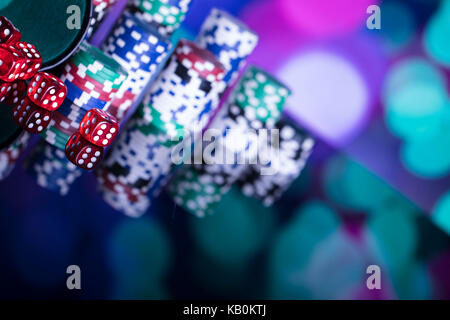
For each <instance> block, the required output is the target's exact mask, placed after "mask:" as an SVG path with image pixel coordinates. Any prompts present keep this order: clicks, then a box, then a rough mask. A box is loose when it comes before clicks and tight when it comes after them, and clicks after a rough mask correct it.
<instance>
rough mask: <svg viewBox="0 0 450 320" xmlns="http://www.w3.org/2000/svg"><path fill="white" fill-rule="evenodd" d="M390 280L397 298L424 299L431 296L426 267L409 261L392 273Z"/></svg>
mask: <svg viewBox="0 0 450 320" xmlns="http://www.w3.org/2000/svg"><path fill="white" fill-rule="evenodd" d="M392 282H393V285H394V288H395V293H396V295H397V298H398V299H402V300H405V299H407V300H411V299H413V300H424V299H430V298H431V287H432V285H431V278H430V275H429V274H428V270H427V269H426V267H425V266H424V265H422V264H420V263H417V262H414V261H410V262H408V263H407V264H406V265H405V266H404V267H403V268H402V269H401V270H399V271H398V272H395V274H393V275H392Z"/></svg>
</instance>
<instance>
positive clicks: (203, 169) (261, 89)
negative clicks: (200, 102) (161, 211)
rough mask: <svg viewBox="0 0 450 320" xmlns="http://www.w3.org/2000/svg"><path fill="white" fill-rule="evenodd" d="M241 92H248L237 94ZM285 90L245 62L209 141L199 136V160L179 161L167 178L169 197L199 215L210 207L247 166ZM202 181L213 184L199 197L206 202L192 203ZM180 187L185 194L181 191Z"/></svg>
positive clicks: (275, 116)
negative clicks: (182, 163) (185, 163)
mask: <svg viewBox="0 0 450 320" xmlns="http://www.w3.org/2000/svg"><path fill="white" fill-rule="evenodd" d="M242 92H244V94H248V95H249V96H250V97H249V98H246V99H241V93H242ZM288 95H289V90H288V89H287V88H286V87H285V86H284V85H282V84H281V83H280V82H279V81H278V80H276V79H275V78H273V77H272V76H270V75H269V74H267V73H266V72H265V71H263V70H261V69H259V68H257V67H254V66H252V67H249V68H248V69H247V70H246V71H245V73H244V75H243V76H242V78H241V79H240V81H239V83H238V84H237V86H236V88H235V89H234V91H233V93H232V94H231V95H230V98H229V101H227V102H226V103H225V104H224V106H223V107H222V108H221V109H220V110H219V112H218V114H217V115H216V117H215V118H214V120H213V121H212V123H211V125H210V126H209V128H208V132H209V133H212V132H213V130H214V132H215V133H216V135H215V139H213V140H212V141H210V142H205V141H203V157H204V158H203V163H202V164H195V165H193V166H185V167H183V168H182V169H181V170H180V172H179V173H178V174H177V175H175V177H174V178H173V179H172V181H171V183H170V185H169V193H170V194H171V196H172V198H173V199H174V201H175V202H176V203H177V204H178V205H180V206H182V207H183V208H185V209H186V210H187V211H189V212H191V213H193V214H194V215H197V216H199V217H200V216H204V215H205V213H208V214H209V213H212V212H214V210H213V208H214V206H215V205H216V204H217V203H218V202H219V201H220V200H221V198H222V196H223V195H224V194H226V193H227V192H228V191H229V190H230V188H231V186H232V185H233V184H234V183H235V182H236V181H237V180H238V179H239V178H240V177H241V176H242V175H243V174H244V172H245V171H246V170H247V168H248V166H249V165H250V164H253V163H257V160H258V158H257V157H258V152H259V151H260V142H263V141H262V140H260V139H259V135H261V134H262V132H261V131H260V129H266V128H270V127H271V126H273V124H274V123H275V122H276V121H277V120H278V117H279V116H280V113H281V111H282V108H283V104H284V102H285V100H286V98H287V96H288ZM267 137H268V136H267ZM268 143H269V141H266V144H268ZM263 144H264V143H263ZM262 150H263V149H262ZM207 151H208V152H207ZM201 181H203V182H201ZM206 182H207V183H208V184H213V185H214V186H215V188H213V189H210V190H214V193H213V194H210V195H209V197H208V201H206V202H204V203H205V204H206V206H207V207H206V208H199V207H193V205H192V203H191V201H192V198H195V199H197V196H196V194H197V192H199V197H200V198H201V199H202V201H205V200H204V198H203V196H204V192H203V190H201V189H199V188H198V185H201V184H203V183H206ZM191 188H195V189H191ZM180 190H184V191H183V192H182V195H189V196H187V197H186V196H180V192H181V191H180ZM188 202H189V203H188ZM205 210H206V211H205Z"/></svg>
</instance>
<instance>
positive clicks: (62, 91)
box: [27, 72, 67, 111]
mask: <svg viewBox="0 0 450 320" xmlns="http://www.w3.org/2000/svg"><path fill="white" fill-rule="evenodd" d="M27 95H28V98H30V100H31V101H33V102H34V103H35V104H37V105H38V106H40V107H42V108H44V109H47V110H50V111H55V110H56V109H58V108H59V106H60V105H61V104H62V103H63V101H64V99H65V98H66V96H67V88H66V86H65V85H64V83H62V81H61V80H59V79H58V78H57V77H55V76H54V75H51V74H49V73H47V72H39V73H37V74H36V75H35V76H34V77H33V78H32V79H31V81H30V85H29V86H28V91H27Z"/></svg>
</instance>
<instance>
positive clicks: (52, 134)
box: [41, 43, 127, 150]
mask: <svg viewBox="0 0 450 320" xmlns="http://www.w3.org/2000/svg"><path fill="white" fill-rule="evenodd" d="M126 77H127V72H126V71H125V70H124V69H123V68H122V67H121V66H120V65H119V64H118V63H117V62H116V61H114V59H112V58H111V57H109V56H107V55H106V54H104V53H102V52H101V51H100V50H99V49H97V48H95V47H93V46H91V45H89V44H87V43H83V44H82V45H81V47H80V50H79V51H78V52H77V53H76V54H75V55H74V56H72V57H71V58H70V59H69V61H68V62H67V63H66V64H65V65H64V67H63V68H62V75H61V76H60V79H61V81H63V82H64V84H65V85H66V87H67V97H66V99H65V100H64V102H63V104H62V105H61V106H60V107H59V109H58V110H56V111H55V112H54V113H53V119H52V121H51V123H50V125H49V126H48V127H47V129H46V130H45V131H44V132H42V133H41V136H42V137H43V138H44V139H45V141H47V142H48V143H49V144H51V145H53V146H55V147H57V148H59V149H62V150H64V149H65V146H66V143H67V141H68V140H69V137H70V136H71V135H72V134H73V133H75V132H77V131H78V128H79V126H80V122H81V120H82V119H83V116H84V115H85V114H86V112H87V111H89V110H90V109H92V108H97V109H106V108H107V107H108V105H109V104H110V103H111V101H112V100H113V99H114V97H115V95H116V94H117V92H118V90H119V88H120V86H121V85H122V84H123V82H124V81H125V79H126Z"/></svg>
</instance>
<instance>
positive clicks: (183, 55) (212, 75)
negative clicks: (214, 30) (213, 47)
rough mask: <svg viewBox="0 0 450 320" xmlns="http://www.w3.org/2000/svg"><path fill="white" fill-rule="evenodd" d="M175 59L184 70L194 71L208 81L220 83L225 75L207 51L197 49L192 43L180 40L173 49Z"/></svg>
mask: <svg viewBox="0 0 450 320" xmlns="http://www.w3.org/2000/svg"><path fill="white" fill-rule="evenodd" d="M175 57H176V58H177V60H178V61H180V62H181V63H182V64H183V65H184V66H185V67H186V68H188V69H190V70H194V71H196V72H197V73H198V74H199V75H200V76H201V77H202V78H205V79H206V80H208V81H211V82H217V81H220V80H221V79H222V78H223V76H224V74H225V67H224V66H223V65H222V64H221V63H220V62H219V61H218V60H217V58H216V57H215V56H214V55H213V54H212V53H211V52H209V51H208V50H205V49H201V48H199V47H198V46H197V45H196V44H195V43H193V42H192V41H189V40H186V39H181V40H180V42H179V43H178V45H177V48H176V49H175Z"/></svg>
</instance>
